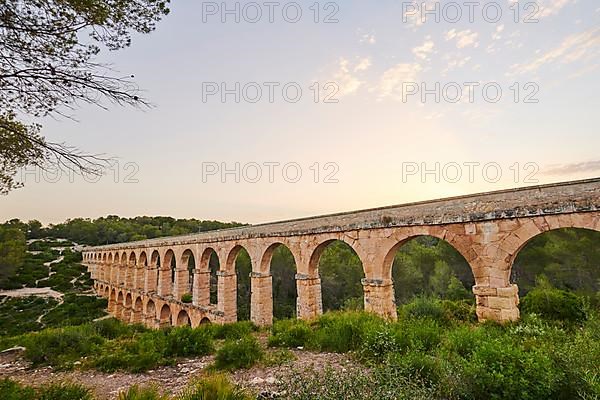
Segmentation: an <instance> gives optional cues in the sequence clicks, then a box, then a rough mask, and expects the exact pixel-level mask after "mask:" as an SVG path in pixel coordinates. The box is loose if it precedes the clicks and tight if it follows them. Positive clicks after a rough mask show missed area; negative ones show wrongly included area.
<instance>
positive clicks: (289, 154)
mask: <svg viewBox="0 0 600 400" xmlns="http://www.w3.org/2000/svg"><path fill="white" fill-rule="evenodd" d="M466 3H467V4H466ZM468 3H469V2H463V1H457V2H449V1H442V2H434V1H427V2H425V3H423V2H421V1H419V2H403V1H393V0H378V1H377V2H374V1H364V0H344V1H337V2H327V1H323V2H315V1H314V0H311V1H298V2H286V1H283V2H256V3H254V2H241V3H236V2H233V1H228V2H225V3H222V2H200V1H198V2H190V1H179V0H173V1H172V4H171V7H170V8H171V13H170V14H169V15H168V16H166V17H165V18H164V19H163V20H162V21H161V22H160V23H159V24H158V26H157V29H156V31H154V32H152V33H151V34H148V35H135V36H134V38H133V43H132V45H131V47H129V48H127V49H124V50H119V51H114V52H110V51H103V52H102V53H101V55H100V61H102V62H105V63H109V64H111V65H112V66H113V68H114V69H115V70H117V71H118V73H117V74H118V75H119V76H129V75H134V77H135V78H134V81H135V83H136V84H137V85H138V86H139V87H140V88H141V90H142V95H143V96H144V97H145V98H147V99H148V100H149V101H150V102H151V103H152V105H153V106H152V107H151V108H149V109H141V110H140V109H134V108H128V107H119V106H114V105H109V106H108V110H103V109H101V108H98V107H94V106H83V107H81V108H79V109H77V110H75V112H74V113H73V116H74V117H75V120H72V119H68V118H62V119H46V120H43V121H40V122H41V123H42V124H43V131H42V132H43V134H44V135H45V136H46V137H47V139H48V140H50V141H53V142H65V143H68V144H70V145H73V146H76V147H78V148H80V149H82V150H84V151H86V152H90V153H97V154H106V155H109V156H111V157H115V160H116V163H115V164H114V166H113V167H111V168H110V169H109V170H107V171H106V174H105V175H104V176H102V177H99V178H93V177H86V178H85V179H84V178H83V177H81V176H69V174H67V173H62V174H60V175H56V174H54V175H53V174H51V173H43V172H42V171H39V170H36V169H27V170H24V171H21V174H20V176H19V177H20V180H22V181H23V182H24V183H25V187H24V188H21V189H18V190H15V191H13V192H11V193H10V194H9V195H8V196H3V197H0V220H8V219H12V218H19V219H22V220H25V221H27V220H31V219H37V220H40V221H42V222H43V223H45V224H48V223H58V222H62V221H64V220H66V219H69V218H77V217H83V218H98V217H101V216H106V215H119V216H123V217H134V216H139V215H168V216H173V217H176V218H198V219H211V220H212V219H216V220H222V221H240V222H246V223H260V222H268V221H276V220H282V219H290V218H300V217H305V216H311V215H320V214H326V213H334V212H340V211H351V210H358V209H364V208H371V207H378V206H386V205H393V204H401V203H406V202H412V201H421V200H429V199H437V198H443V197H448V196H455V195H463V194H470V193H478V192H485V191H491V190H500V189H505V188H512V187H522V186H531V185H534V184H544V183H552V182H560V181H569V180H576V179H584V178H592V177H597V176H600V152H599V151H598V149H599V148H600V131H599V128H598V127H599V126H600V112H599V110H600V96H599V95H598V91H599V90H600V73H599V72H600V68H599V66H600V3H599V2H598V1H597V0H537V2H526V1H524V2H520V3H519V2H515V1H513V0H496V1H483V2H477V1H474V2H471V3H470V4H471V5H468Z"/></svg>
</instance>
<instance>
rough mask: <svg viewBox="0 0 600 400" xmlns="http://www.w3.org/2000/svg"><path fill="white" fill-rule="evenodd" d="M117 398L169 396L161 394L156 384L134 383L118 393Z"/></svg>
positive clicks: (152, 399) (139, 399)
mask: <svg viewBox="0 0 600 400" xmlns="http://www.w3.org/2000/svg"><path fill="white" fill-rule="evenodd" d="M118 400H169V396H166V395H162V394H161V393H160V391H159V390H158V388H157V387H156V386H146V387H141V386H138V385H134V386H132V387H130V388H129V389H127V391H125V392H121V393H119V397H118Z"/></svg>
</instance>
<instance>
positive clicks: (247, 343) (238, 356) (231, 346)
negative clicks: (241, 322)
mask: <svg viewBox="0 0 600 400" xmlns="http://www.w3.org/2000/svg"><path fill="white" fill-rule="evenodd" d="M262 356H263V350H262V349H261V347H260V344H259V343H258V341H257V340H256V338H255V337H254V336H246V337H244V338H242V339H238V340H229V341H227V342H225V344H224V345H223V346H222V347H221V348H220V349H219V350H218V351H217V354H216V357H215V368H217V369H220V370H230V371H231V370H235V369H240V368H250V367H252V366H253V365H254V364H256V363H257V362H258V361H260V360H261V358H262Z"/></svg>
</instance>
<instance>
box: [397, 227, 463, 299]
mask: <svg viewBox="0 0 600 400" xmlns="http://www.w3.org/2000/svg"><path fill="white" fill-rule="evenodd" d="M392 277H393V279H394V290H395V294H396V302H397V303H398V304H404V303H407V302H409V301H410V300H411V299H412V298H413V297H415V296H425V297H431V296H435V297H441V298H446V299H449V300H460V299H463V298H469V297H472V295H471V294H470V293H469V292H468V291H467V290H466V289H465V287H468V288H470V287H471V286H473V284H474V279H473V273H472V272H471V268H470V267H469V265H468V263H467V262H466V260H465V259H464V258H463V256H462V255H461V254H460V253H459V252H458V251H456V250H455V249H454V248H453V247H452V246H451V245H449V244H448V243H446V242H445V241H443V240H439V239H436V238H433V237H429V236H424V237H418V238H416V239H413V240H410V241H409V242H407V243H406V244H404V245H403V246H402V247H400V249H399V251H398V253H397V254H396V256H395V258H394V264H393V268H392Z"/></svg>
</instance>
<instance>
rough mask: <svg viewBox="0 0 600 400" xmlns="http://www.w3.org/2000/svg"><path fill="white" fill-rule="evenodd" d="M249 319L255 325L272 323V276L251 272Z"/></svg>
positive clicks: (269, 324)
mask: <svg viewBox="0 0 600 400" xmlns="http://www.w3.org/2000/svg"><path fill="white" fill-rule="evenodd" d="M250 280H251V295H250V320H251V321H252V322H253V323H254V324H255V325H257V326H271V325H273V276H272V275H271V274H263V273H260V272H252V273H251V274H250Z"/></svg>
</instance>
